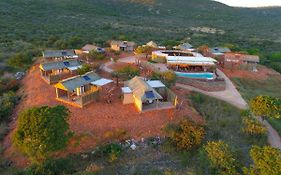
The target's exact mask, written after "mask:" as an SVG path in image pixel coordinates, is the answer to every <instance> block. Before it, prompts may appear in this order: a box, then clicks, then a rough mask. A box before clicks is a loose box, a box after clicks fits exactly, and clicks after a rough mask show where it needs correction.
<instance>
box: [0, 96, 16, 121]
mask: <svg viewBox="0 0 281 175" xmlns="http://www.w3.org/2000/svg"><path fill="white" fill-rule="evenodd" d="M17 102H18V97H17V95H16V94H15V93H14V92H12V91H9V92H7V93H4V94H3V95H2V96H0V122H3V121H7V119H8V118H9V116H10V115H11V114H12V111H13V109H14V107H15V105H16V104H17Z"/></svg>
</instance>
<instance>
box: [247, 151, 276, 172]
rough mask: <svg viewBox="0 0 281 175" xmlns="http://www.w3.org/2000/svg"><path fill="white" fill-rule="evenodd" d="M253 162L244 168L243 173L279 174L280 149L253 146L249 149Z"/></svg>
mask: <svg viewBox="0 0 281 175" xmlns="http://www.w3.org/2000/svg"><path fill="white" fill-rule="evenodd" d="M250 156H251V158H252V159H253V164H252V165H251V166H250V168H244V172H245V174H251V175H254V174H259V175H280V174H281V151H280V150H279V149H278V148H272V147H270V146H265V147H258V146H253V147H252V149H251V150H250Z"/></svg>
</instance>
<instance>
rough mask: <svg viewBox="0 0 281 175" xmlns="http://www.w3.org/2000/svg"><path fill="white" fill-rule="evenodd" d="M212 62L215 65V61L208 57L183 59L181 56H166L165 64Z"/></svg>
mask: <svg viewBox="0 0 281 175" xmlns="http://www.w3.org/2000/svg"><path fill="white" fill-rule="evenodd" d="M170 61H171V62H212V63H216V62H217V60H215V59H213V58H210V57H183V56H168V58H167V62H170Z"/></svg>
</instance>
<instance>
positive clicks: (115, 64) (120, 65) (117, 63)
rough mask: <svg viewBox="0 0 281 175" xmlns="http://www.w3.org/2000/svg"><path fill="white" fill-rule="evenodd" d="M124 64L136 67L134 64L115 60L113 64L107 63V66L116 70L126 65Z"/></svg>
mask: <svg viewBox="0 0 281 175" xmlns="http://www.w3.org/2000/svg"><path fill="white" fill-rule="evenodd" d="M126 66H130V67H135V68H138V67H137V66H136V65H135V64H129V63H122V62H116V63H114V64H112V65H109V66H108V68H110V69H112V70H114V71H116V70H118V69H122V68H124V67H126Z"/></svg>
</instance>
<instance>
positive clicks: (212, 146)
mask: <svg viewBox="0 0 281 175" xmlns="http://www.w3.org/2000/svg"><path fill="white" fill-rule="evenodd" d="M204 149H205V151H206V153H207V156H208V159H209V162H210V165H211V167H212V168H214V169H216V170H217V171H218V174H223V175H237V174H238V173H237V161H236V159H235V158H234V156H233V153H232V151H231V150H230V148H229V146H228V145H227V144H226V143H224V142H222V141H212V142H208V143H207V145H205V146H204Z"/></svg>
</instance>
